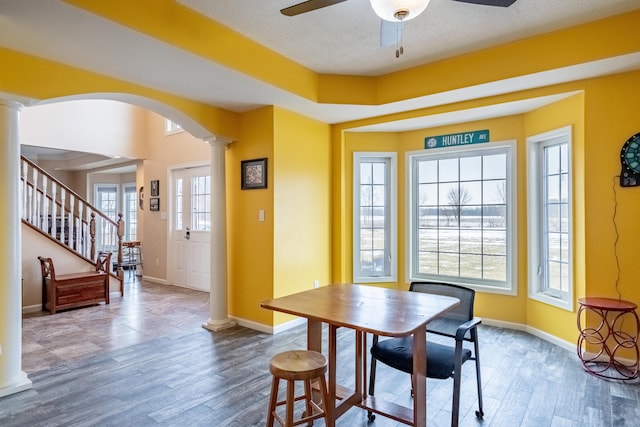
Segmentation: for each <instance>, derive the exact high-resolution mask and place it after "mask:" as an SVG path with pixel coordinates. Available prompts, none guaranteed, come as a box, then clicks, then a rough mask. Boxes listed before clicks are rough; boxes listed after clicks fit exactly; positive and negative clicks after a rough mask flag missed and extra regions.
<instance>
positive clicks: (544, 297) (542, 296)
mask: <svg viewBox="0 0 640 427" xmlns="http://www.w3.org/2000/svg"><path fill="white" fill-rule="evenodd" d="M529 299H532V300H535V301H539V302H542V303H544V304H548V305H552V306H554V307H558V308H561V309H563V310H567V311H573V304H572V303H571V300H570V299H564V298H561V297H556V296H555V295H552V294H549V293H545V292H536V293H532V294H529Z"/></svg>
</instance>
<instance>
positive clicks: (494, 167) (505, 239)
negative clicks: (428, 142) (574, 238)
mask: <svg viewBox="0 0 640 427" xmlns="http://www.w3.org/2000/svg"><path fill="white" fill-rule="evenodd" d="M512 151H513V144H501V145H496V144H491V145H490V146H487V147H483V148H473V149H471V148H465V149H460V148H455V149H437V150H433V152H431V151H426V152H421V153H420V154H415V155H411V156H410V158H411V161H410V162H409V163H410V170H409V173H410V176H411V197H410V202H409V203H410V205H411V206H410V210H411V226H410V227H409V228H410V229H409V233H410V237H409V241H410V242H411V250H410V256H409V258H410V259H409V262H410V265H411V268H410V270H411V278H412V279H429V280H442V281H453V282H458V283H463V284H467V285H471V286H478V287H487V288H494V289H497V290H498V291H506V292H512V291H513V289H514V287H513V283H514V280H513V277H512V271H513V270H512V267H511V266H512V262H513V253H514V251H513V249H514V247H513V242H514V238H515V233H514V230H513V228H512V226H511V224H512V217H513V211H514V207H513V203H512V196H511V189H512V186H513V185H514V182H513V180H514V175H513V172H512V171H513V169H514V168H513V165H512V161H513V160H512Z"/></svg>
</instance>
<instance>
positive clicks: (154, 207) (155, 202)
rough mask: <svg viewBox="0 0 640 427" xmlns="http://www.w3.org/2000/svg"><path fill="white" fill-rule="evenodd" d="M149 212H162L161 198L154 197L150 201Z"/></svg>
mask: <svg viewBox="0 0 640 427" xmlns="http://www.w3.org/2000/svg"><path fill="white" fill-rule="evenodd" d="M149 210H150V211H159V210H160V198H159V197H152V198H150V199H149Z"/></svg>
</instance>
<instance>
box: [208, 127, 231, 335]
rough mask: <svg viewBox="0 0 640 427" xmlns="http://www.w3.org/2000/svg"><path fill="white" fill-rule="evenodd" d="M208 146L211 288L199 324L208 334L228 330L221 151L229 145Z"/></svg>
mask: <svg viewBox="0 0 640 427" xmlns="http://www.w3.org/2000/svg"><path fill="white" fill-rule="evenodd" d="M206 141H207V142H208V143H209V145H210V146H211V274H210V277H211V279H210V280H211V285H210V293H209V320H208V321H207V323H205V324H204V325H202V327H203V328H205V329H208V330H210V331H214V332H217V331H220V330H223V329H227V328H231V327H233V326H235V325H236V323H235V322H234V321H233V320H231V319H229V317H228V314H229V310H228V304H229V302H228V298H227V192H226V182H225V181H226V180H225V155H224V152H225V149H226V147H227V145H228V144H229V143H230V142H231V141H229V140H225V139H222V138H219V137H212V138H208V139H207V140H206Z"/></svg>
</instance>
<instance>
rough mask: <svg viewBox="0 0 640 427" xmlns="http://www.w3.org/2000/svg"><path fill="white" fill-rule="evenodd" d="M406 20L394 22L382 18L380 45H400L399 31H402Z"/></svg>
mask: <svg viewBox="0 0 640 427" xmlns="http://www.w3.org/2000/svg"><path fill="white" fill-rule="evenodd" d="M403 27H404V22H402V21H398V22H392V21H385V20H384V19H381V20H380V47H390V46H397V45H398V37H399V34H398V32H400V31H402V28H403Z"/></svg>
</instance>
